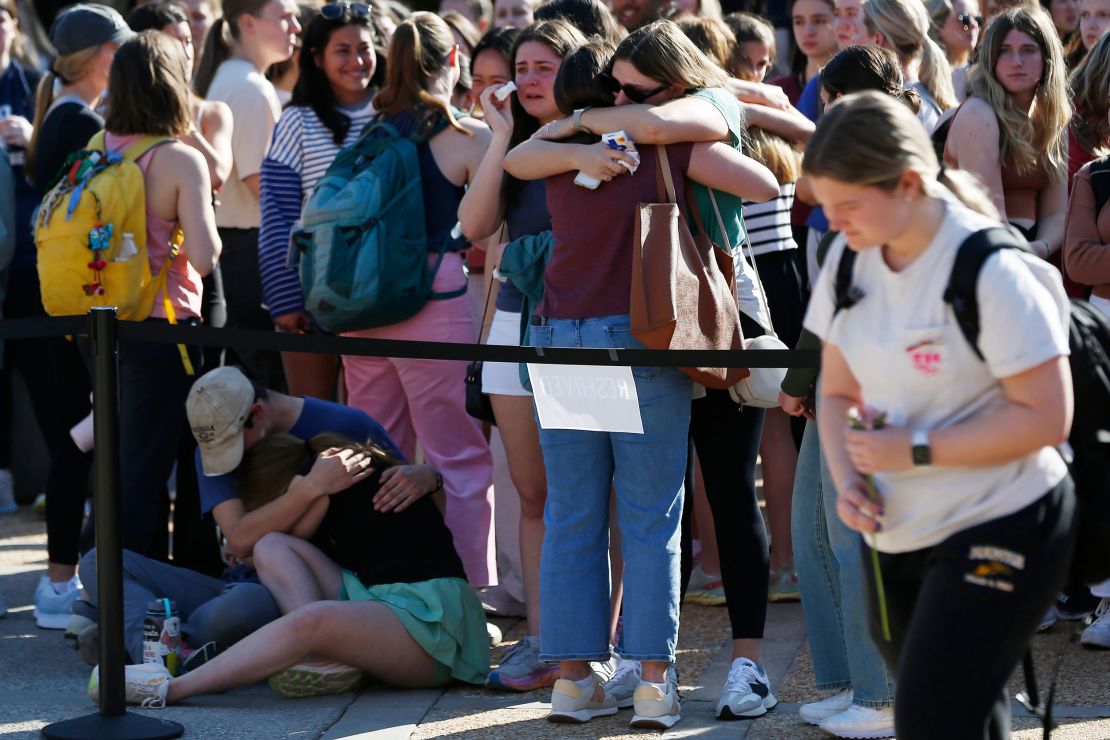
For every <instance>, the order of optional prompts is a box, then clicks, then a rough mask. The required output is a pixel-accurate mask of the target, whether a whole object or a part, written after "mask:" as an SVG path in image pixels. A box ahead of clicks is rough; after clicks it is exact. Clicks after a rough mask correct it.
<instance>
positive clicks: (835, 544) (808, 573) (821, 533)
mask: <svg viewBox="0 0 1110 740" xmlns="http://www.w3.org/2000/svg"><path fill="white" fill-rule="evenodd" d="M792 512H793V515H792V521H791V535H792V537H793V539H794V565H795V567H796V568H797V570H798V587H799V590H800V591H801V594H802V610H803V611H804V612H805V618H806V629H807V631H808V632H809V649H810V652H811V653H812V654H813V671H814V674H815V677H816V681H817V688H818V689H821V690H825V691H837V690H840V689H846V688H851V689H853V690H854V692H855V694H854V699H853V701H854V703H856V704H859V705H860V706H865V707H886V706H891V705H893V703H894V681H893V679H892V678H891V675H890V673H889V671H887V668H886V665H885V663H884V662H883V659H882V656H881V655H880V654H879V650H878V648H877V647H876V646H875V643H874V642H873V641H872V640H871V635H870V632H869V629H868V621H867V600H868V591H867V587H866V585H865V578H866V573H865V572H864V566H865V563H864V561H863V560H862V559H861V558H860V535H859V533H858V532H853V531H852V530H850V529H848V528H847V527H846V526H844V522H842V521H840V517H839V516H837V514H836V488H835V486H834V485H833V481H832V475H831V474H830V473H829V469H828V466H827V465H826V464H825V458H824V455H822V454H821V440H820V438H819V437H818V434H817V423H816V422H813V421H811V422H809V423H808V424H806V431H805V436H804V437H803V438H802V449H801V451H800V452H799V453H798V468H797V472H795V474H794V504H793V508H792Z"/></svg>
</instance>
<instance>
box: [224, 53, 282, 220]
mask: <svg viewBox="0 0 1110 740" xmlns="http://www.w3.org/2000/svg"><path fill="white" fill-rule="evenodd" d="M208 100H220V101H223V102H224V103H227V104H228V106H229V107H230V108H231V113H232V115H233V116H234V120H235V122H234V126H233V128H232V130H231V154H232V165H231V175H230V176H228V178H227V180H226V181H225V182H224V186H223V188H222V189H221V190H220V194H219V202H220V205H219V206H218V207H217V208H216V225H217V226H222V227H224V228H235V229H257V228H258V225H259V221H260V216H259V211H258V199H257V198H255V197H254V193H252V192H251V191H250V189H249V188H248V187H247V186H246V185H244V184H243V178H244V177H250V176H251V175H257V174H259V173H261V172H262V160H264V159H265V158H266V152H267V151H268V150H269V148H270V135H271V134H272V133H273V131H274V125H275V124H276V123H277V120H278V118H279V117H280V116H281V103H280V102H279V101H278V97H277V93H275V92H274V86H273V85H271V84H270V81H269V80H267V79H266V76H265V75H263V74H262V73H261V72H259V71H258V70H257V69H256V68H255V66H254V65H253V64H251V63H250V62H247V61H245V60H242V59H228V60H227V61H226V62H224V63H223V64H221V65H220V67H219V69H217V70H216V76H215V77H214V78H213V79H212V85H211V86H210V87H209V88H208Z"/></svg>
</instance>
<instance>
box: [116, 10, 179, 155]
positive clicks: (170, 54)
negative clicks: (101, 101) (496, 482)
mask: <svg viewBox="0 0 1110 740" xmlns="http://www.w3.org/2000/svg"><path fill="white" fill-rule="evenodd" d="M185 67H186V61H185V53H184V52H183V51H182V48H181V44H180V43H178V42H177V41H176V40H175V39H173V38H171V37H170V36H168V35H167V34H164V33H162V32H161V31H143V32H142V33H140V34H138V35H137V36H135V38H133V39H131V40H130V41H128V42H127V43H125V44H124V45H123V46H121V47H120V48H119V50H118V51H116V56H115V59H113V60H112V71H111V72H109V73H108V101H107V108H108V115H107V117H106V118H105V119H104V128H105V130H107V131H111V132H112V133H113V134H119V135H121V136H128V135H131V134H154V135H158V136H173V137H177V136H184V135H186V134H187V133H189V129H190V128H191V127H192V115H191V106H190V104H189V101H190V98H189V82H188V78H187V76H186V71H185Z"/></svg>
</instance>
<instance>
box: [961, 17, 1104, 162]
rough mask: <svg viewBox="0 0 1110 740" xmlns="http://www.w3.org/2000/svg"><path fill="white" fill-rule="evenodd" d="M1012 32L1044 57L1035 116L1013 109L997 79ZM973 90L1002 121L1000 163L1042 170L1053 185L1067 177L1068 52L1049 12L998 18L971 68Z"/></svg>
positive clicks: (1034, 101)
mask: <svg viewBox="0 0 1110 740" xmlns="http://www.w3.org/2000/svg"><path fill="white" fill-rule="evenodd" d="M1010 31H1021V32H1022V33H1024V34H1026V35H1028V36H1029V37H1030V38H1032V39H1033V41H1034V42H1035V43H1036V44H1037V46H1038V47H1040V50H1041V56H1042V57H1043V58H1044V71H1043V72H1042V74H1041V81H1040V84H1039V85H1038V86H1037V91H1036V93H1035V97H1034V100H1033V111H1032V115H1030V114H1028V113H1026V112H1025V111H1023V110H1020V109H1019V108H1018V107H1017V106H1016V105H1015V104H1014V99H1013V96H1011V95H1010V93H1009V91H1007V90H1006V88H1004V87H1003V86H1002V83H1001V82H999V81H998V78H997V77H996V76H995V75H996V73H995V66H996V65H997V64H998V55H999V50H1000V49H1001V47H1002V42H1003V40H1004V39H1005V38H1006V35H1007V34H1009V33H1010ZM969 87H970V89H971V93H972V94H973V95H974V96H975V97H977V98H981V99H983V100H984V101H986V103H987V104H988V105H989V106H990V107H991V108H992V109H993V110H994V115H995V116H996V117H997V118H998V130H999V139H1000V143H999V159H1000V161H1002V162H1006V161H1009V162H1010V163H1012V164H1013V166H1014V167H1015V168H1016V169H1017V171H1018V172H1022V173H1024V172H1032V171H1035V170H1036V169H1037V168H1038V167H1041V168H1043V169H1044V171H1045V172H1047V173H1048V175H1049V176H1050V178H1051V179H1052V180H1054V181H1058V180H1060V179H1061V178H1063V177H1066V176H1067V171H1068V155H1067V127H1068V121H1069V120H1070V119H1071V103H1070V102H1069V101H1068V88H1067V84H1066V83H1065V81H1064V54H1063V49H1061V47H1060V39H1059V38H1058V37H1057V35H1056V27H1055V26H1054V25H1052V18H1051V17H1050V16H1049V15H1048V13H1046V12H1045V11H1044V10H1042V9H1041V7H1040V6H1039V5H1036V6H1021V7H1017V8H1011V9H1009V10H1007V11H1006V12H1004V13H1001V14H1000V15H998V16H996V17H995V19H994V20H993V21H991V24H990V25H989V26H988V27H987V33H986V35H985V37H984V39H983V44H982V47H981V48H980V50H979V61H978V63H976V64H975V65H974V66H973V67H972V68H971V73H970V75H969ZM1103 95H1104V96H1105V95H1106V91H1105V90H1104V91H1103Z"/></svg>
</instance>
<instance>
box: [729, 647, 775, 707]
mask: <svg viewBox="0 0 1110 740" xmlns="http://www.w3.org/2000/svg"><path fill="white" fill-rule="evenodd" d="M778 703H779V700H778V699H776V698H775V695H774V694H772V693H771V682H770V681H768V680H767V673H766V671H764V670H763V668H762V667H761V666H759V665H757V664H756V663H755V662H753V661H751V660H749V659H748V658H737V659H736V660H734V661H732V668H730V669H729V672H728V678H727V679H726V680H725V688H724V690H723V691H722V692H721V700H720V701H718V702H717V719H740V718H741V717H762V716H763V715H764V714H767V710H768V709H772V708H774V706H775V705H776V704H778Z"/></svg>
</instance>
